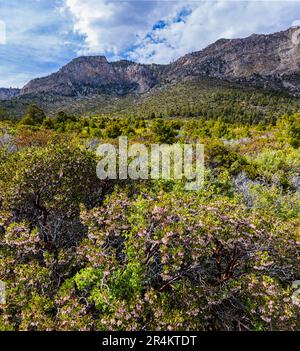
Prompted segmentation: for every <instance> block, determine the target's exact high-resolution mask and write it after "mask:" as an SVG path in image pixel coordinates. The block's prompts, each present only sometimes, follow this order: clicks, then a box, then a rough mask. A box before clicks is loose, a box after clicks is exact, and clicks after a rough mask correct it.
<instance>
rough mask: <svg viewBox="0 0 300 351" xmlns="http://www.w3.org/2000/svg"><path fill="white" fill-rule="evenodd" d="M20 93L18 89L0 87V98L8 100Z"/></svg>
mask: <svg viewBox="0 0 300 351" xmlns="http://www.w3.org/2000/svg"><path fill="white" fill-rule="evenodd" d="M19 95H20V89H12V88H0V100H9V99H12V98H14V97H17V96H19Z"/></svg>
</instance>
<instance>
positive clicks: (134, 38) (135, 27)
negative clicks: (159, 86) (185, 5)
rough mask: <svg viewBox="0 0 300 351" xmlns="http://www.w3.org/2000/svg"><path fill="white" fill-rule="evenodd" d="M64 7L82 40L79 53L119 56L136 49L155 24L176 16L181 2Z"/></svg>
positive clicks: (70, 2) (89, 0)
mask: <svg viewBox="0 0 300 351" xmlns="http://www.w3.org/2000/svg"><path fill="white" fill-rule="evenodd" d="M65 5H66V9H67V10H69V12H70V13H71V15H73V17H74V31H75V32H77V33H78V34H81V35H82V36H84V37H85V40H84V45H83V48H82V50H81V53H86V54H88V53H90V54H95V53H106V54H107V53H108V54H110V55H111V56H119V55H120V54H122V53H123V52H124V51H126V50H128V49H129V48H130V47H132V46H135V45H138V44H139V43H140V42H141V41H142V40H143V39H144V37H145V36H146V34H147V33H148V32H149V31H150V30H151V29H152V26H153V25H154V24H155V23H156V22H157V21H159V20H161V19H162V18H165V17H169V16H170V15H175V13H176V10H177V9H178V8H180V7H182V2H181V4H180V3H178V2H176V1H171V2H161V1H134V2H133V1H108V0H86V1H82V0H66V1H65ZM166 13H169V14H170V15H168V16H166Z"/></svg>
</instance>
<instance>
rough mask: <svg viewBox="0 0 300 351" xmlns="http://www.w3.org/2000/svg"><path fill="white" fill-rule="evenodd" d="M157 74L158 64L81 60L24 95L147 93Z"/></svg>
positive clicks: (30, 87) (39, 81)
mask: <svg viewBox="0 0 300 351" xmlns="http://www.w3.org/2000/svg"><path fill="white" fill-rule="evenodd" d="M157 72H158V70H157V69H156V66H155V65H141V64H137V63H134V62H130V61H118V62H113V63H109V62H108V61H107V59H106V58H105V57H104V56H86V57H79V58H76V59H74V60H73V61H71V62H70V63H69V64H67V65H66V66H64V67H62V68H61V69H60V70H59V71H58V72H57V73H54V74H51V75H50V76H48V77H45V78H38V79H34V80H32V81H31V82H29V83H28V84H27V85H26V86H25V87H24V88H23V89H22V91H21V94H32V93H47V92H51V93H54V94H60V95H65V96H90V95H91V96H92V95H97V94H102V93H115V94H117V95H124V94H127V93H130V92H137V93H144V92H146V91H148V90H150V89H151V88H152V87H153V86H154V85H155V84H156V83H157Z"/></svg>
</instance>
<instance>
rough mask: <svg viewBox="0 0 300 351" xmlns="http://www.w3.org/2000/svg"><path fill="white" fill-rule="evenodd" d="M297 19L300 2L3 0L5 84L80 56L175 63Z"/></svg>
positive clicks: (0, 49)
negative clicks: (219, 43) (227, 40)
mask: <svg viewBox="0 0 300 351" xmlns="http://www.w3.org/2000/svg"><path fill="white" fill-rule="evenodd" d="M297 23H298V24H300V1H287V0H285V1H225V0H219V1H217V0H216V1H211V0H207V1H190V0H187V1H151V0H147V1H118V0H52V1H49V0H23V1H19V0H0V87H22V86H23V85H24V84H25V83H27V82H28V81H29V80H30V79H32V78H35V77H40V76H44V75H47V74H49V73H51V72H54V71H56V70H57V69H59V68H60V67H61V66H62V65H64V64H66V63H67V62H69V61H70V60H71V59H72V58H74V57H77V56H80V55H105V56H106V57H107V58H108V59H109V60H118V59H120V58H126V59H130V60H133V61H137V62H144V63H152V62H156V63H168V62H170V61H173V60H175V59H177V58H178V57H180V56H182V55H184V54H186V53H188V52H191V51H196V50H200V49H202V48H204V47H205V46H207V45H208V44H210V43H212V42H214V41H215V40H217V39H220V38H236V37H245V36H248V35H251V34H252V33H272V32H275V31H279V30H284V29H286V28H288V27H290V26H291V25H292V24H297ZM4 27H5V28H6V31H5V32H6V36H5V38H4ZM4 39H5V40H4Z"/></svg>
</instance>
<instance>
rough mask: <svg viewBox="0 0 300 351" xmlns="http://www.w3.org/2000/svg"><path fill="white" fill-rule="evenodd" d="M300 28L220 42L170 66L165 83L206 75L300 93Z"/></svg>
mask: <svg viewBox="0 0 300 351" xmlns="http://www.w3.org/2000/svg"><path fill="white" fill-rule="evenodd" d="M299 72H300V28H299V27H293V28H290V29H288V30H286V31H283V32H279V33H274V34H270V35H257V34H253V35H251V36H250V37H248V38H245V39H231V40H228V39H220V40H218V41H217V42H215V43H214V44H212V45H210V46H208V47H207V48H206V49H204V50H202V51H199V52H194V53H192V54H188V55H186V56H184V57H182V58H180V59H179V60H178V61H176V62H175V63H174V64H172V65H170V66H169V69H168V73H167V76H168V79H171V80H178V79H179V78H180V77H182V78H184V77H187V76H197V75H206V76H210V77H217V78H221V79H227V80H244V81H249V82H251V83H257V84H259V85H262V84H263V85H264V86H266V87H270V88H276V87H277V88H288V89H289V90H290V91H293V90H296V91H300V79H298V74H299Z"/></svg>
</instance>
